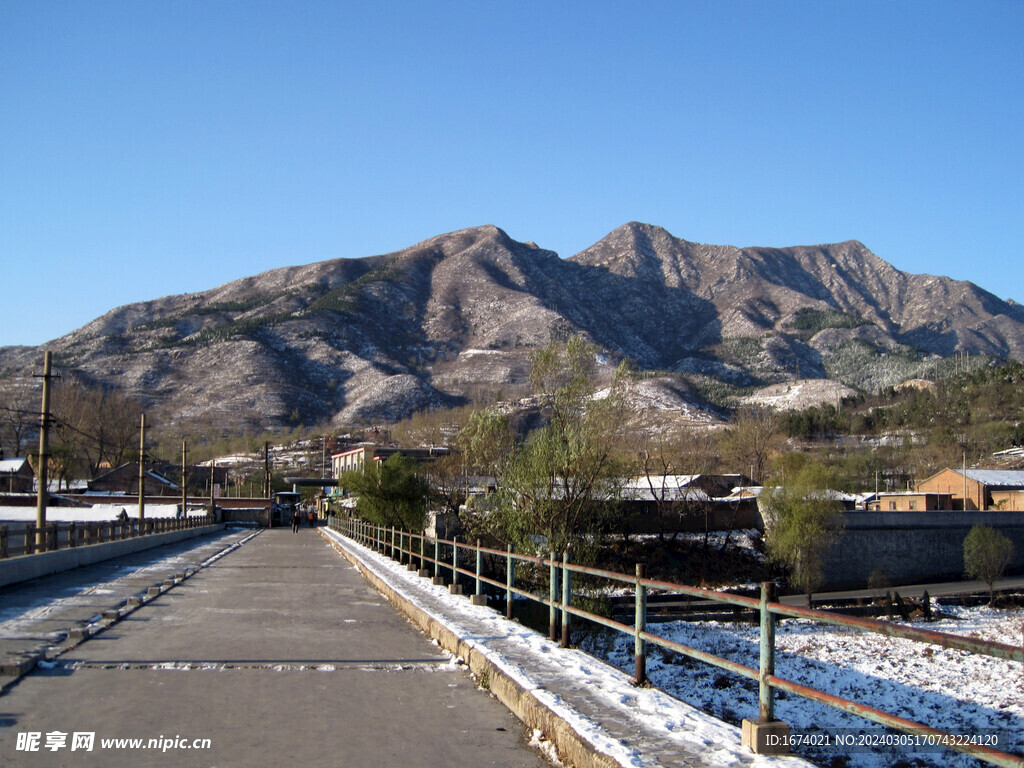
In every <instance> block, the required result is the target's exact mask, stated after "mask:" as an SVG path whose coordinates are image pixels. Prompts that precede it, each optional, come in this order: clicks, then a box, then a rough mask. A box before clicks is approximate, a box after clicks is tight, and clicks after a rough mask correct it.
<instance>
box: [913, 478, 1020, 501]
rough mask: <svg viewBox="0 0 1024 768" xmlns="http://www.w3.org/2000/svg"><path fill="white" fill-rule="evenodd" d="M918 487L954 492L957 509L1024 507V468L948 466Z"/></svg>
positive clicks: (922, 489)
mask: <svg viewBox="0 0 1024 768" xmlns="http://www.w3.org/2000/svg"><path fill="white" fill-rule="evenodd" d="M916 490H917V492H918V493H934V494H940V495H948V496H950V497H951V499H952V504H951V506H952V508H953V509H962V510H975V511H978V510H988V509H998V510H1022V511H1024V470H1010V469H968V470H966V471H964V470H961V469H944V470H942V471H941V472H937V473H936V474H934V475H932V476H931V477H929V478H927V479H926V480H922V481H921V482H919V483H917V485H916Z"/></svg>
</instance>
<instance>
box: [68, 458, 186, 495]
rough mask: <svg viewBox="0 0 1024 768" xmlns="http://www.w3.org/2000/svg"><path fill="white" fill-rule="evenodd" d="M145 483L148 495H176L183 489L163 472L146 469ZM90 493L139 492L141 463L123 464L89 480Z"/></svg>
mask: <svg viewBox="0 0 1024 768" xmlns="http://www.w3.org/2000/svg"><path fill="white" fill-rule="evenodd" d="M143 485H144V488H145V492H146V495H147V496H176V495H180V494H181V491H180V490H179V488H178V486H177V485H176V484H175V483H172V482H171V481H170V480H169V479H167V478H166V477H164V476H163V475H161V474H158V473H157V472H155V471H153V470H152V469H146V470H145V474H144V479H143ZM88 488H89V493H116V494H134V493H138V492H139V463H138V462H137V461H133V462H129V463H127V464H122V465H121V466H119V467H115V468H114V469H111V470H109V471H107V472H104V473H103V474H101V475H97V476H96V477H94V478H93V479H92V480H90V481H89V486H88Z"/></svg>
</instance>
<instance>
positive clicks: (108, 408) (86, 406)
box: [52, 377, 142, 476]
mask: <svg viewBox="0 0 1024 768" xmlns="http://www.w3.org/2000/svg"><path fill="white" fill-rule="evenodd" d="M52 409H53V412H54V417H55V419H54V434H55V438H56V445H57V446H67V447H63V448H61V450H63V452H64V453H65V455H66V456H67V457H69V459H71V461H70V464H71V465H75V464H77V466H74V469H75V470H76V471H84V472H85V473H87V474H88V475H90V476H92V475H94V474H95V473H96V471H97V470H98V469H99V468H100V467H101V466H105V465H109V466H110V467H117V466H119V465H121V464H123V463H125V462H126V461H130V460H133V459H135V458H137V453H138V428H139V420H140V418H139V417H140V416H141V415H142V406H141V404H139V403H138V402H137V401H135V400H132V399H131V398H128V397H125V395H124V394H123V393H121V392H119V391H117V390H112V389H103V388H100V387H95V388H89V387H87V386H86V385H85V384H83V383H82V382H81V381H80V380H78V379H76V378H73V377H72V378H68V379H62V380H61V381H60V382H58V384H57V385H56V386H55V387H54V393H53V405H52ZM64 469H65V471H70V470H71V469H72V466H70V465H69V466H66V467H65V468H64Z"/></svg>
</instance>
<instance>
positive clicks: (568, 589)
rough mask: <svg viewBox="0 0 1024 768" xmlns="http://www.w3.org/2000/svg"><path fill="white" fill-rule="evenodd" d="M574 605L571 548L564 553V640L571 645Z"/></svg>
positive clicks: (565, 646)
mask: <svg viewBox="0 0 1024 768" xmlns="http://www.w3.org/2000/svg"><path fill="white" fill-rule="evenodd" d="M570 605H572V576H571V572H570V571H569V550H568V549H566V550H565V552H563V553H562V642H561V646H562V647H563V648H568V647H569V606H570Z"/></svg>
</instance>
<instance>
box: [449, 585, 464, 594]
mask: <svg viewBox="0 0 1024 768" xmlns="http://www.w3.org/2000/svg"><path fill="white" fill-rule="evenodd" d="M448 591H449V592H451V593H452V594H453V595H461V594H462V585H461V584H449V585H448Z"/></svg>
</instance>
